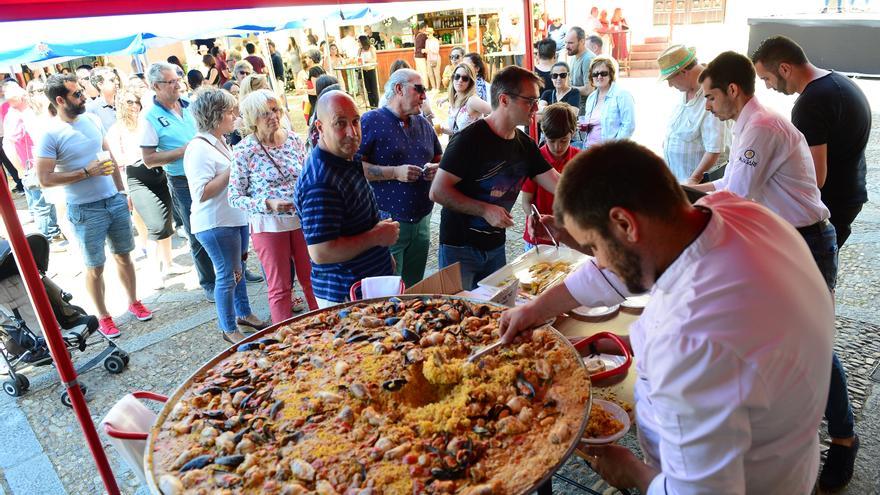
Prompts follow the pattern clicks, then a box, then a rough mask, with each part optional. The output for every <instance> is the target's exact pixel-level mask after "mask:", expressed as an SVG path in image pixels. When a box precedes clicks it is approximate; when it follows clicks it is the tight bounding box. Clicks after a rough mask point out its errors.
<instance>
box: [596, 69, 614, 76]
mask: <svg viewBox="0 0 880 495" xmlns="http://www.w3.org/2000/svg"><path fill="white" fill-rule="evenodd" d="M610 74H611V73H610V72H608V71H607V70H597V71H596V72H593V74H592V75H593V77H608V76H609V75H610Z"/></svg>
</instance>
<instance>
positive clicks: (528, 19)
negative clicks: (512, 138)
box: [522, 0, 538, 139]
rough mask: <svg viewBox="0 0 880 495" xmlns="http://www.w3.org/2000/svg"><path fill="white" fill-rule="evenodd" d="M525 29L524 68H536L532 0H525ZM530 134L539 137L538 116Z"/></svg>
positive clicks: (530, 128)
mask: <svg viewBox="0 0 880 495" xmlns="http://www.w3.org/2000/svg"><path fill="white" fill-rule="evenodd" d="M522 19H523V29H525V30H526V36H525V40H526V43H525V45H526V46H525V49H526V53H525V57H524V58H523V68H525V69H526V70H535V58H534V57H535V54H534V40H533V39H532V38H533V33H532V24H533V23H534V21H533V20H532V1H531V0H523V15H522ZM529 134H530V135H531V136H532V139H538V122H537V117H536V116H533V117H532V119H531V122H529Z"/></svg>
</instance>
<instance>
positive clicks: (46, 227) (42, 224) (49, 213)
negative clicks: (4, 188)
mask: <svg viewBox="0 0 880 495" xmlns="http://www.w3.org/2000/svg"><path fill="white" fill-rule="evenodd" d="M24 195H25V199H27V205H28V210H30V212H31V215H32V216H33V217H34V223H36V224H37V230H39V231H40V233H41V234H43V235H44V236H46V237H47V238H49V239H51V238H53V237H55V236H56V235H58V234H60V233H61V229H59V228H58V214H57V213H56V212H55V205H53V204H52V203H50V202H48V201H46V198H45V197H43V190H42V189H40V188H39V187H27V186H25V188H24Z"/></svg>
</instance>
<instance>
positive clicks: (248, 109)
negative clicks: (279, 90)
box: [229, 89, 318, 323]
mask: <svg viewBox="0 0 880 495" xmlns="http://www.w3.org/2000/svg"><path fill="white" fill-rule="evenodd" d="M280 114H281V102H280V101H279V100H278V98H277V97H276V96H275V94H274V93H272V92H271V91H269V90H265V89H264V90H260V91H255V92H253V93H251V94H250V95H248V97H247V98H245V99H244V100H242V101H241V118H242V122H241V124H240V125H239V128H240V129H241V132H242V134H244V139H242V140H241V142H240V143H238V144H237V145H236V146H235V152H234V163H233V166H232V174H231V177H230V179H229V204H231V205H232V206H234V207H236V208H239V209H241V210H243V211H245V212H247V213H248V214H249V221H250V232H251V236H252V238H253V241H254V250H255V251H256V252H257V256H259V257H260V262H261V263H262V264H263V268H264V269H265V271H266V281H267V282H268V284H269V311H270V312H271V313H272V322H274V323H278V322H281V321H284V320H286V319H288V318H290V317H291V316H293V311H292V307H291V297H290V296H291V289H292V288H293V278H292V276H291V272H292V271H294V270H295V271H296V276H297V278H298V279H299V282H300V284H301V285H302V288H303V294H304V295H305V297H306V301H307V302H308V305H309V309H318V303H317V301H316V300H315V295H314V294H313V293H312V282H311V269H312V265H311V261H310V259H309V250H308V246H306V239H305V237H304V236H303V232H302V228H301V227H300V223H299V218H298V217H297V215H296V212H295V211H294V209H293V202H292V198H293V190H294V188H295V187H296V180H297V177H298V176H299V174H300V173H301V172H302V167H303V164H304V162H305V159H306V151H305V144H304V143H303V142H302V140H300V138H299V137H298V136H297V135H296V133H294V132H293V131H291V130H290V129H289V128H287V127H285V126H283V125H282V124H281V119H280V118H279V116H280ZM297 303H299V304H300V305H301V304H302V301H297V300H294V301H293V304H294V305H297Z"/></svg>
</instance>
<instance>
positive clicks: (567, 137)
mask: <svg viewBox="0 0 880 495" xmlns="http://www.w3.org/2000/svg"><path fill="white" fill-rule="evenodd" d="M541 131H542V132H543V133H544V145H543V146H541V156H543V157H544V159H545V160H547V163H549V164H550V166H552V167H553V168H555V169H556V171H557V172H559V173H560V174H561V173H562V169H563V167H565V164H566V163H568V161H569V160H571V159H572V158H574V156H575V155H576V154H578V152H580V151H581V150H580V149H578V148H575V147H574V146H572V145H571V140H572V138H573V137H574V133H575V131H577V116H576V114H575V112H574V108H573V107H572V106H571V105H569V104H567V103H554V104H552V105H548V106H547V107H545V108H544V113H543V117H542V118H541ZM520 201H521V204H522V208H523V211H524V212H525V214H526V218H527V219H528V220H526V228H525V229H524V230H523V240H524V241H525V249H526V251H528V250H530V249H532V248H533V247H535V245H536V244H552V241H551V240H550V238H549V237H547V234H546V232H544V230H543V229H542V228H540V226H538V225H537V223H535V222H533V221H532V220H530V219H531V218H534V217H533V215H532V205H535V207H536V208H537V209H538V212H540V213H541V214H542V215H552V214H553V195H552V194H550V193H549V192H547V191H545V190H544V189H542V188H540V187H538V185H537V184H536V183H535V181H533V180H531V179H526V181H525V183H524V184H523V187H522V194H521V195H520ZM535 227H538V228H537V229H535Z"/></svg>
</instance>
